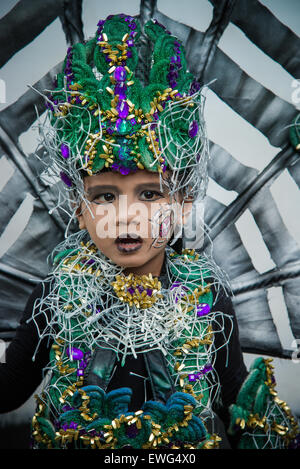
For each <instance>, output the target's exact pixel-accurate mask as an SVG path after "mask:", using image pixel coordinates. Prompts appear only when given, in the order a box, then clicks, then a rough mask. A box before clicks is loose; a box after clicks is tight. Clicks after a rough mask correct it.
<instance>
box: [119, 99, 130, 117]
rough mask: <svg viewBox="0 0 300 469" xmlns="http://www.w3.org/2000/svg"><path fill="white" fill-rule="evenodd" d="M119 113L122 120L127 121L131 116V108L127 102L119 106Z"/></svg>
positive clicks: (122, 102) (120, 103)
mask: <svg viewBox="0 0 300 469" xmlns="http://www.w3.org/2000/svg"><path fill="white" fill-rule="evenodd" d="M117 111H118V113H119V116H120V118H121V119H126V117H127V116H128V114H129V106H128V104H127V102H126V101H121V102H119V103H118V105H117Z"/></svg>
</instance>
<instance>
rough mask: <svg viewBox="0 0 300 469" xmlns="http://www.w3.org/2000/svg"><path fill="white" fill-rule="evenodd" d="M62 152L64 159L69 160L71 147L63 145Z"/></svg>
mask: <svg viewBox="0 0 300 469" xmlns="http://www.w3.org/2000/svg"><path fill="white" fill-rule="evenodd" d="M60 151H61V154H62V156H63V157H64V158H69V156H70V150H69V147H68V146H67V145H65V144H64V143H62V144H61V146H60Z"/></svg>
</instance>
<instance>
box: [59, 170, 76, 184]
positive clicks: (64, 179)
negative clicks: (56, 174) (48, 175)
mask: <svg viewBox="0 0 300 469" xmlns="http://www.w3.org/2000/svg"><path fill="white" fill-rule="evenodd" d="M60 178H61V180H62V182H63V183H64V184H65V185H66V186H68V187H71V186H72V184H73V183H72V181H71V179H70V178H69V176H68V175H67V174H66V173H64V172H63V171H61V172H60Z"/></svg>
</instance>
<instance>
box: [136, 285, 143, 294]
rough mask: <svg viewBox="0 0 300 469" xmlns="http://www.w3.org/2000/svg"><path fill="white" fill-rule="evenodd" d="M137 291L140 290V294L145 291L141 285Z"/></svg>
mask: <svg viewBox="0 0 300 469" xmlns="http://www.w3.org/2000/svg"><path fill="white" fill-rule="evenodd" d="M137 289H138V291H139V292H140V293H143V291H144V289H143V287H142V286H141V285H139V286H138V287H137Z"/></svg>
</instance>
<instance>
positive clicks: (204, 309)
mask: <svg viewBox="0 0 300 469" xmlns="http://www.w3.org/2000/svg"><path fill="white" fill-rule="evenodd" d="M209 312H210V306H209V305H208V304H207V303H200V304H199V305H197V316H205V314H208V313H209Z"/></svg>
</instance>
